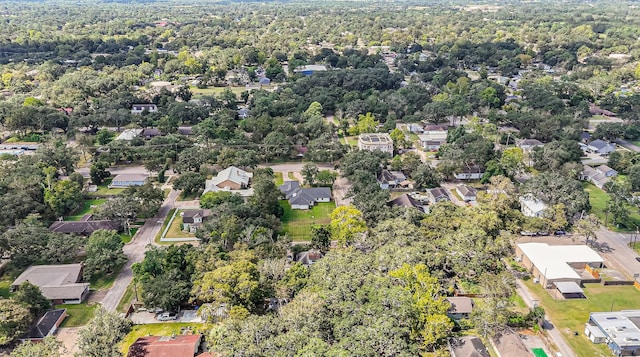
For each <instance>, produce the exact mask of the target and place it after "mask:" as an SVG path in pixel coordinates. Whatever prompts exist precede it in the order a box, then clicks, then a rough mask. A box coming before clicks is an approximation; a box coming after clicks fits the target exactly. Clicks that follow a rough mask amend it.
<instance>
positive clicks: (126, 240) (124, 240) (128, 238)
mask: <svg viewBox="0 0 640 357" xmlns="http://www.w3.org/2000/svg"><path fill="white" fill-rule="evenodd" d="M137 231H138V228H131V235H129V233H127V232H123V233H120V240H122V243H124V244H127V243H129V242H131V239H133V236H135V235H136V232H137Z"/></svg>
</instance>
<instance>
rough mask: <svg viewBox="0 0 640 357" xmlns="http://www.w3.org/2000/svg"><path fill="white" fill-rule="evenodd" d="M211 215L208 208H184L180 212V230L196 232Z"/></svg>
mask: <svg viewBox="0 0 640 357" xmlns="http://www.w3.org/2000/svg"><path fill="white" fill-rule="evenodd" d="M210 215H211V211H210V210H208V209H198V210H186V211H182V212H181V213H180V216H182V230H183V231H186V232H189V233H196V231H197V230H198V228H200V227H202V223H204V221H205V220H206V219H207V218H208V217H209V216H210Z"/></svg>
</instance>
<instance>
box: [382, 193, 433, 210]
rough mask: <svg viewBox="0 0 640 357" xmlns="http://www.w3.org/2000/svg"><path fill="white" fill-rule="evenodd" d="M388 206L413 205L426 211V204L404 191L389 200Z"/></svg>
mask: <svg viewBox="0 0 640 357" xmlns="http://www.w3.org/2000/svg"><path fill="white" fill-rule="evenodd" d="M387 206H400V207H412V208H417V209H419V210H420V211H421V212H424V204H423V203H422V202H420V201H418V200H416V199H415V198H413V197H412V196H411V195H409V194H408V193H404V194H402V195H400V196H398V197H396V198H394V199H392V200H391V201H389V202H387Z"/></svg>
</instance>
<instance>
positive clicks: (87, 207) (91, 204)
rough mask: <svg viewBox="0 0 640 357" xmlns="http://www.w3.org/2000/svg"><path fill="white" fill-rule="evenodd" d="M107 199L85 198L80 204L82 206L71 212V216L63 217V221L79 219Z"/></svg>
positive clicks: (90, 212)
mask: <svg viewBox="0 0 640 357" xmlns="http://www.w3.org/2000/svg"><path fill="white" fill-rule="evenodd" d="M106 201H107V200H106V199H104V198H96V199H89V200H85V201H84V203H83V204H82V207H80V209H78V210H77V211H76V212H74V213H73V216H69V217H65V219H64V220H65V221H79V220H81V219H82V217H83V216H84V215H87V214H92V213H93V210H94V209H95V208H96V207H98V206H100V205H101V204H103V203H105V202H106Z"/></svg>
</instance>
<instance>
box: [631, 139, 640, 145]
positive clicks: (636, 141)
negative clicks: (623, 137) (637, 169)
mask: <svg viewBox="0 0 640 357" xmlns="http://www.w3.org/2000/svg"><path fill="white" fill-rule="evenodd" d="M629 142H630V143H632V144H633V145H635V146H640V140H631V141H629Z"/></svg>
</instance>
